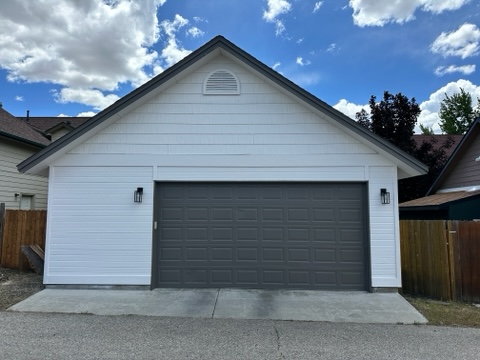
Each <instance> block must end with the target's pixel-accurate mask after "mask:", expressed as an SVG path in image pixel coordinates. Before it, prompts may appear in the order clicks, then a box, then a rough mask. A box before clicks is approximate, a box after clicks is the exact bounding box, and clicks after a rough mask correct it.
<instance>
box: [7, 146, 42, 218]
mask: <svg viewBox="0 0 480 360" xmlns="http://www.w3.org/2000/svg"><path fill="white" fill-rule="evenodd" d="M36 151H37V150H36V149H34V148H32V147H28V146H26V145H22V144H20V143H17V142H12V141H9V140H5V139H1V140H0V203H5V207H6V208H7V209H20V196H21V194H25V195H31V196H33V208H34V209H46V208H47V187H48V178H45V177H43V176H36V175H27V174H22V173H20V172H18V170H17V165H18V164H19V163H21V162H22V161H23V160H25V159H26V158H28V157H29V156H31V155H33V154H34V153H35V152H36ZM15 193H18V194H20V196H17V197H15Z"/></svg>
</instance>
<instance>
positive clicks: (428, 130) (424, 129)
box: [420, 124, 433, 135]
mask: <svg viewBox="0 0 480 360" xmlns="http://www.w3.org/2000/svg"><path fill="white" fill-rule="evenodd" d="M420 130H421V131H422V135H433V128H432V127H428V126H423V125H422V124H420Z"/></svg>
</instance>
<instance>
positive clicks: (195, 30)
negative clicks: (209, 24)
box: [187, 26, 205, 38]
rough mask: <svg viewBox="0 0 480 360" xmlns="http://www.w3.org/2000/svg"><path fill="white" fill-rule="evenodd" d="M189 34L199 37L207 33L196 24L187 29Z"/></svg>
mask: <svg viewBox="0 0 480 360" xmlns="http://www.w3.org/2000/svg"><path fill="white" fill-rule="evenodd" d="M187 34H188V35H190V36H191V37H193V38H199V37H202V36H203V35H205V32H203V31H202V30H200V29H199V28H197V27H196V26H194V27H191V28H190V29H188V30H187Z"/></svg>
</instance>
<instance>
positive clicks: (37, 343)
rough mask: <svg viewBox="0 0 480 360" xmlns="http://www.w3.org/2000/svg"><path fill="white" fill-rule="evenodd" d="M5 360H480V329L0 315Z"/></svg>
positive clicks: (0, 342) (0, 345) (0, 355)
mask: <svg viewBox="0 0 480 360" xmlns="http://www.w3.org/2000/svg"><path fill="white" fill-rule="evenodd" d="M0 358H1V359H2V360H10V359H12V360H13V359H22V360H26V359H83V360H87V359H115V360H118V359H169V360H173V359H242V360H244V359H422V360H426V359H435V360H441V359H448V360H452V359H479V358H480V329H468V328H448V327H433V326H426V325H365V324H348V323H321V322H300V321H272V320H230V319H201V318H166V317H142V316H95V315H70V314H68V315H67V314H45V313H11V312H0Z"/></svg>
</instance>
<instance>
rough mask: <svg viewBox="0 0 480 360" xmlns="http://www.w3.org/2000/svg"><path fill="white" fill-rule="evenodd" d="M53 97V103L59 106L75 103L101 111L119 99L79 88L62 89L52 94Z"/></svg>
mask: <svg viewBox="0 0 480 360" xmlns="http://www.w3.org/2000/svg"><path fill="white" fill-rule="evenodd" d="M54 97H55V101H57V102H59V103H61V104H66V103H71V102H76V103H81V104H85V105H88V106H92V107H93V108H94V109H95V110H103V109H104V108H106V107H107V106H110V105H112V104H113V103H114V102H115V101H117V100H118V99H119V97H118V96H117V95H115V94H108V95H105V94H104V93H103V92H101V91H100V90H96V89H81V88H77V89H73V88H63V89H61V90H60V91H59V92H54Z"/></svg>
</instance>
